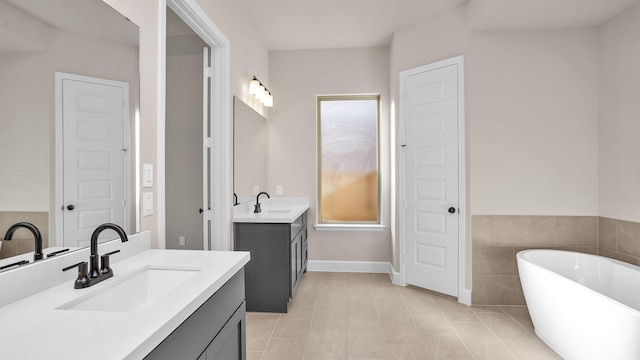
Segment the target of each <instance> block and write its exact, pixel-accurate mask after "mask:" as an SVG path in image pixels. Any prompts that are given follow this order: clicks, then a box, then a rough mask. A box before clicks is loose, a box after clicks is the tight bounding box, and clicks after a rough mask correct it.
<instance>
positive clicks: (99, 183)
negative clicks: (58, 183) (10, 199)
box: [61, 76, 129, 247]
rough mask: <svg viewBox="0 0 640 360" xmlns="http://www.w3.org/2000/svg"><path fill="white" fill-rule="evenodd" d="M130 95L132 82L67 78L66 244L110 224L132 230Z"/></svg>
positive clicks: (79, 241) (80, 242)
mask: <svg viewBox="0 0 640 360" xmlns="http://www.w3.org/2000/svg"><path fill="white" fill-rule="evenodd" d="M80 79H82V80H80ZM128 96H129V95H128V85H127V84H126V83H114V82H111V81H109V82H107V83H101V82H100V79H93V78H81V77H75V76H74V78H73V79H71V78H63V79H62V98H61V99H62V128H63V131H62V137H63V139H62V144H63V160H62V161H63V174H62V181H63V185H62V190H63V194H62V198H63V201H62V204H63V206H62V214H63V224H62V225H63V228H64V229H63V237H64V246H71V247H74V246H86V245H88V244H89V239H90V237H91V233H92V232H93V230H94V229H95V228H96V226H98V225H100V224H103V223H106V222H112V223H116V224H118V225H120V226H123V227H125V229H126V225H127V224H126V216H125V205H126V204H125V181H126V179H125V174H126V171H125V164H126V161H125V158H126V156H127V153H126V152H127V144H126V142H125V139H126V136H125V129H126V124H127V123H128V121H127V120H128V111H129V110H128V107H127V106H126V104H127V103H128V101H127V99H128ZM112 235H113V234H109V232H104V235H103V238H105V239H106V238H109V237H113V236H112Z"/></svg>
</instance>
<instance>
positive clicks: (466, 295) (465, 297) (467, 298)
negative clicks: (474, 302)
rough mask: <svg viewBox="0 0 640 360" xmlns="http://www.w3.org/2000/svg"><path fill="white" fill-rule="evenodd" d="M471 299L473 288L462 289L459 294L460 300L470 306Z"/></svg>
mask: <svg viewBox="0 0 640 360" xmlns="http://www.w3.org/2000/svg"><path fill="white" fill-rule="evenodd" d="M471 299H472V294H471V290H468V289H464V290H462V292H461V293H460V294H459V296H458V302H459V303H462V304H465V305H468V306H471Z"/></svg>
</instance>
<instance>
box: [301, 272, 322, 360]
mask: <svg viewBox="0 0 640 360" xmlns="http://www.w3.org/2000/svg"><path fill="white" fill-rule="evenodd" d="M322 278H324V274H322V276H321V277H320V281H319V282H318V289H317V291H316V299H315V301H314V304H313V312H312V313H311V321H309V330H308V331H307V337H306V338H305V340H304V352H303V353H302V359H306V358H307V349H308V348H309V334H310V333H311V325H312V324H313V319H315V317H316V309H317V308H318V298H319V297H320V288H321V287H322Z"/></svg>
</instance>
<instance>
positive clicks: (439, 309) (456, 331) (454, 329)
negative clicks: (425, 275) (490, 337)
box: [429, 294, 495, 359]
mask: <svg viewBox="0 0 640 360" xmlns="http://www.w3.org/2000/svg"><path fill="white" fill-rule="evenodd" d="M429 296H430V297H431V301H433V303H434V304H435V305H436V308H437V309H438V311H440V314H441V315H442V317H444V319H445V320H446V321H447V323H449V326H450V327H451V329H452V330H453V332H454V333H455V334H456V336H457V337H458V340H460V342H461V343H462V345H464V348H465V349H467V352H468V353H469V355H470V356H471V358H473V359H475V358H476V357H475V356H474V355H473V352H471V349H469V346H467V343H466V342H464V340H463V339H462V337H461V336H460V333H458V330H456V328H455V326H453V324H452V323H451V320H449V318H448V317H447V315H446V314H445V313H444V311H442V309H441V308H440V305H438V302H437V301H435V300H433V296H432V295H431V294H429ZM469 311H471V309H469ZM471 313H472V314H473V316H475V317H476V318H477V319H478V321H480V322H482V319H480V317H478V315H476V313H475V312H473V311H471ZM485 326H486V325H485ZM487 328H488V326H487ZM489 330H491V329H489ZM494 336H495V334H494Z"/></svg>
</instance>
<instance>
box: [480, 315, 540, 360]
mask: <svg viewBox="0 0 640 360" xmlns="http://www.w3.org/2000/svg"><path fill="white" fill-rule="evenodd" d="M498 309H500V311H502V313H503V314H505V315H507V316H509V314H507V313H506V312H505V311H504V310H502V308H501V307H500V306H498ZM473 314H474V315H475V316H476V317H477V318H478V320H480V322H481V323H482V324H483V325H484V327H486V328H487V329H488V330H489V332H491V333H492V334H493V336H495V337H496V339H498V341H499V342H500V343H501V344H502V346H504V347H505V349H507V350H508V351H509V353H511V355H513V357H514V358H515V359H520V357H519V356H518V355H517V354H516V353H515V352H513V350H511V347H509V346H508V345H507V344H506V343H505V342H504V341H502V338H501V337H500V336H498V334H496V333H495V331H493V329H492V328H491V326H489V324H487V322H486V321H484V320H482V318H481V317H480V316H478V314H476V313H475V311H473ZM509 318H511V317H510V316H509ZM512 320H513V319H512ZM516 324H518V322H517V321H516ZM518 325H520V324H518ZM527 333H528V332H527Z"/></svg>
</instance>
